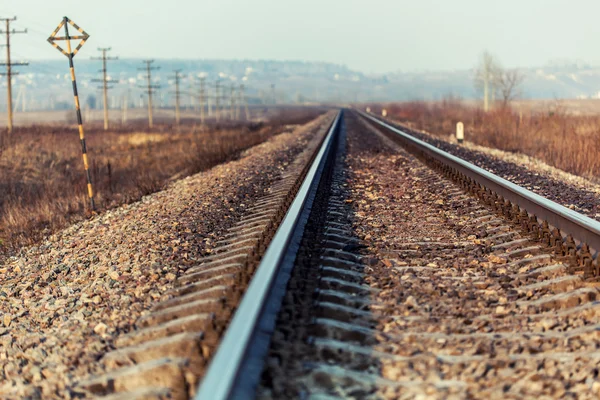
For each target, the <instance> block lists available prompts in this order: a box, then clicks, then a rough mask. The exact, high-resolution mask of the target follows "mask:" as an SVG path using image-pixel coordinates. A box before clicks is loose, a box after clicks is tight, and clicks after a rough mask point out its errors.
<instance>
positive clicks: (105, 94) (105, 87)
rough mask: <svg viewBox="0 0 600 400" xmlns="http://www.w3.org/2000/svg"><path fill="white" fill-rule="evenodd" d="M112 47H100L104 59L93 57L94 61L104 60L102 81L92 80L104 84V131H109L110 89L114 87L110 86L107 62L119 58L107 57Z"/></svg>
mask: <svg viewBox="0 0 600 400" xmlns="http://www.w3.org/2000/svg"><path fill="white" fill-rule="evenodd" d="M110 49H111V48H110V47H104V48H102V47H100V48H98V51H101V52H102V57H91V59H92V60H102V70H101V71H100V72H102V79H92V82H102V92H103V96H102V97H103V100H104V102H103V103H104V130H105V131H106V130H108V89H112V86H111V87H109V86H108V78H107V70H106V62H107V61H109V60H118V59H119V57H107V56H106V52H108V51H110Z"/></svg>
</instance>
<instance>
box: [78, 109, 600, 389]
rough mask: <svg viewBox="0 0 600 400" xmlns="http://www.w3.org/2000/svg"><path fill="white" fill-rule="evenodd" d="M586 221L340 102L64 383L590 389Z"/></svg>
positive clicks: (598, 242)
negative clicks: (109, 345)
mask: <svg viewBox="0 0 600 400" xmlns="http://www.w3.org/2000/svg"><path fill="white" fill-rule="evenodd" d="M599 226H600V223H598V222H596V221H593V220H591V219H589V218H586V217H584V216H581V215H579V214H577V213H575V212H573V211H571V210H568V209H566V208H564V207H561V206H558V205H557V204H555V203H552V202H550V201H547V200H545V199H544V198H542V197H540V196H537V195H534V194H533V193H531V192H528V191H527V190H524V189H522V188H519V187H518V186H516V185H512V184H510V183H509V182H507V181H504V180H502V179H500V178H498V177H495V176H493V175H492V174H489V173H487V172H486V171H484V170H481V169H478V168H477V167H474V166H472V165H469V164H468V163H466V162H464V161H462V160H460V159H457V158H456V157H453V156H450V155H448V154H445V153H443V152H441V151H439V150H438V149H435V148H434V147H432V146H429V145H427V144H426V143H423V142H420V141H418V140H415V139H414V138H412V137H411V136H409V135H406V134H403V133H402V132H400V131H398V130H397V129H396V128H394V127H392V126H390V125H388V124H386V123H385V122H383V121H380V120H378V119H376V118H373V117H371V116H369V115H365V114H360V113H358V112H356V111H351V110H344V111H343V112H341V113H340V114H338V115H337V116H336V117H335V118H333V116H332V117H331V118H330V124H327V125H323V128H322V129H321V131H320V132H319V133H318V134H317V135H316V136H315V139H313V140H312V141H311V142H310V143H309V145H308V146H307V150H306V151H305V152H304V153H303V154H302V155H301V156H299V157H298V158H297V159H296V161H295V162H294V165H292V166H290V168H289V170H288V172H286V173H284V174H283V175H282V177H281V180H280V181H279V182H278V183H277V184H276V185H275V186H273V187H272V188H271V190H270V192H269V193H268V194H267V195H266V196H265V197H264V198H263V199H261V200H259V201H258V202H257V203H256V204H255V205H254V206H253V207H252V208H251V209H250V210H249V213H248V215H247V216H245V217H244V218H243V219H242V220H241V221H240V222H239V223H238V224H237V225H236V226H235V227H234V228H233V229H232V230H231V231H230V233H229V234H228V235H227V236H226V237H224V238H223V239H222V241H221V243H220V247H219V248H217V250H216V251H215V254H214V255H212V256H210V257H209V258H207V259H205V260H203V262H202V263H201V264H200V265H199V266H198V267H195V268H192V269H191V270H188V271H186V274H185V275H183V276H182V277H181V278H180V279H179V283H178V287H177V288H175V289H174V290H173V291H172V293H170V294H169V296H168V298H167V299H165V300H164V301H163V302H161V303H159V304H157V305H156V306H155V308H154V311H153V312H152V313H151V314H149V315H147V316H145V317H143V318H142V319H141V320H140V321H139V323H138V324H137V325H138V327H139V329H138V330H137V331H135V332H133V333H132V334H130V335H128V336H126V337H123V338H121V339H120V340H119V342H118V343H117V346H118V348H117V349H116V350H115V351H113V352H111V353H108V354H107V355H106V356H104V358H103V359H102V360H101V362H103V363H104V364H105V365H107V366H108V367H109V370H112V371H114V372H109V373H107V374H105V375H102V376H99V377H95V378H92V379H89V380H87V381H83V382H81V383H80V388H81V389H82V392H81V393H83V394H91V395H94V396H104V397H105V398H111V399H117V398H123V399H125V398H127V399H130V398H139V399H142V398H144V399H148V398H151V399H163V398H177V399H186V398H189V397H191V396H195V398H196V399H227V398H236V399H237V398H254V397H258V398H269V399H270V398H272V399H280V398H338V397H344V398H373V399H378V398H440V399H442V398H444V399H445V398H482V399H483V398H538V397H542V396H546V397H548V398H597V396H598V395H599V394H600V383H599V380H600V377H599V376H598V375H599V370H600V335H599V332H600V320H599V319H600V317H599V316H598V311H599V310H600V304H599V303H598V302H597V297H598V288H597V287H596V283H594V282H593V281H594V280H596V279H597V277H598V275H599V273H598V264H597V262H596V261H595V257H594V254H595V249H598V248H600V228H599ZM248 283H249V284H248ZM246 286H247V289H246V290H245V291H244V290H240V288H245V287H246ZM234 288H235V289H234ZM234 310H235V314H233V311H234ZM198 385H199V386H198ZM196 388H198V389H197V390H196Z"/></svg>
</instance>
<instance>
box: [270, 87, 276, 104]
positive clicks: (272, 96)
mask: <svg viewBox="0 0 600 400" xmlns="http://www.w3.org/2000/svg"><path fill="white" fill-rule="evenodd" d="M271 104H277V98H276V97H275V84H274V83H271Z"/></svg>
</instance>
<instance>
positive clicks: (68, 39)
mask: <svg viewBox="0 0 600 400" xmlns="http://www.w3.org/2000/svg"><path fill="white" fill-rule="evenodd" d="M69 25H71V26H72V27H73V28H75V29H77V31H79V32H80V33H81V36H69ZM62 27H64V28H65V36H56V34H57V33H58V32H59V31H60V29H61V28H62ZM89 37H90V35H88V34H87V33H86V32H85V31H84V30H83V29H81V28H80V27H79V26H77V25H76V24H75V23H74V22H73V21H71V20H70V19H69V18H67V17H64V18H63V20H62V22H61V23H60V24H59V25H58V27H57V28H56V29H55V30H54V32H52V34H51V35H50V37H49V38H48V42H50V44H52V46H54V47H55V48H56V49H58V50H59V51H60V52H62V53H63V54H64V55H65V56H67V58H68V59H69V70H70V72H71V82H72V83H73V96H74V98H75V112H76V114H77V124H78V127H79V140H80V142H81V153H82V156H83V168H84V169H85V175H86V179H87V192H88V197H89V199H90V207H91V208H92V211H94V210H95V209H96V204H95V203H94V189H93V187H92V176H91V174H90V165H89V162H88V156H87V146H86V144H85V133H84V131H83V120H82V118H81V106H80V104H81V103H80V102H79V94H78V92H77V80H76V79H75V66H74V64H73V57H75V55H76V54H77V53H78V52H79V50H80V49H81V47H82V46H83V45H84V44H85V42H86V40H87V39H88V38H89ZM58 40H65V41H66V42H67V50H66V51H65V50H64V49H62V48H61V47H60V46H59V45H58V44H57V43H56V41H58ZM71 40H81V42H79V45H78V46H77V47H76V48H75V50H71Z"/></svg>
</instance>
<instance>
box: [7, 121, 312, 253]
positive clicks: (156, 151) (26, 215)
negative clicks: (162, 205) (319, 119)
mask: <svg viewBox="0 0 600 400" xmlns="http://www.w3.org/2000/svg"><path fill="white" fill-rule="evenodd" d="M319 113H320V111H319V110H316V109H312V110H304V111H300V110H295V111H294V110H292V111H289V112H287V113H285V114H282V115H284V116H279V117H273V118H272V119H271V120H270V121H268V122H261V123H238V124H237V125H236V124H233V123H230V124H228V125H227V126H221V127H215V126H212V127H207V128H200V127H197V126H195V125H184V126H182V127H181V128H179V129H177V130H174V129H172V128H171V127H169V126H164V125H163V126H157V127H156V129H154V130H153V131H152V132H148V131H143V130H142V129H141V128H140V127H135V126H130V127H124V128H121V129H120V130H113V131H109V132H104V131H102V130H98V129H91V130H90V131H89V132H88V134H87V144H88V152H89V157H90V170H91V172H92V179H93V182H94V189H95V192H96V196H95V199H96V203H97V208H98V211H99V212H102V211H103V210H106V209H109V208H112V207H116V206H118V205H121V204H124V203H129V202H132V201H136V200H139V199H140V198H141V197H142V196H144V195H147V194H150V193H153V192H155V191H158V190H160V189H162V188H163V187H165V185H166V184H168V183H169V182H170V181H172V180H175V179H179V178H182V177H185V176H188V175H191V174H194V173H196V172H199V171H202V170H205V169H208V168H210V167H212V166H214V165H216V164H218V163H222V162H225V161H228V160H231V159H234V158H236V157H237V156H238V155H239V154H240V153H241V152H242V151H243V150H245V149H247V148H249V147H251V146H254V145H256V144H259V143H261V142H263V141H264V140H266V139H268V138H269V137H271V136H273V135H276V134H278V133H281V132H283V131H285V130H286V126H288V125H289V124H300V123H304V122H306V121H308V120H310V119H312V118H314V117H315V116H316V115H318V114H319ZM175 132H176V133H175ZM78 137H79V135H78V133H77V130H76V129H75V128H73V127H64V126H63V127H60V126H34V127H28V128H25V127H23V128H17V129H15V131H14V132H13V134H12V135H10V136H9V135H8V134H7V133H6V132H3V133H1V134H0V193H1V195H0V258H1V257H2V256H6V255H8V254H10V253H11V252H12V251H14V250H15V249H17V248H18V247H19V246H22V245H26V244H32V243H35V242H37V241H39V240H40V239H41V238H43V237H44V236H45V235H47V234H49V233H51V232H53V231H56V230H57V229H60V228H63V227H65V226H67V225H68V224H70V223H72V222H74V221H77V220H80V219H81V218H84V217H85V216H86V209H87V208H88V200H87V195H86V192H85V190H86V189H85V187H86V184H85V176H84V173H83V162H82V160H81V148H80V145H79V140H78Z"/></svg>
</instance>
